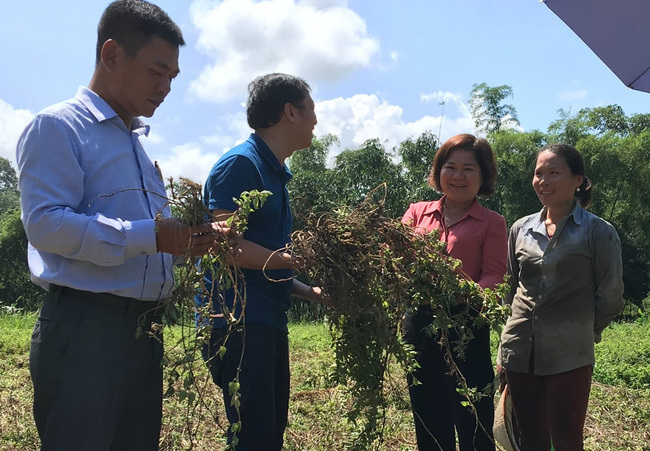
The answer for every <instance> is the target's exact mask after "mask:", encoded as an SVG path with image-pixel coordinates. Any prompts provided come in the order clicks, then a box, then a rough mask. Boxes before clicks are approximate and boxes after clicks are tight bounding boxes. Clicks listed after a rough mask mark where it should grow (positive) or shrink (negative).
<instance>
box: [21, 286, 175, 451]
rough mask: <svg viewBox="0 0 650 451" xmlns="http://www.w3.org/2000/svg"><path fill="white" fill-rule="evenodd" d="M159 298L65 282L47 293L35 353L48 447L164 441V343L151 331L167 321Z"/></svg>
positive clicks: (37, 404)
mask: <svg viewBox="0 0 650 451" xmlns="http://www.w3.org/2000/svg"><path fill="white" fill-rule="evenodd" d="M157 305H158V303H156V302H143V301H137V300H130V299H128V298H122V297H119V296H114V295H110V294H96V293H88V292H84V291H77V290H71V289H69V288H61V287H53V289H52V290H51V291H50V293H48V294H47V296H46V297H45V301H44V303H43V307H42V309H41V312H40V314H39V317H38V320H37V321H36V324H35V326H34V331H33V334H32V342H31V350H30V358H29V368H30V372H31V376H32V382H33V384H34V419H35V420H36V427H37V429H38V434H39V436H40V438H41V443H42V445H41V450H42V451H51V450H57V451H58V450H61V451H63V450H65V451H69V450H75V451H104V450H105V451H118V450H119V451H123V450H133V451H136V450H138V451H142V450H157V449H158V440H159V437H160V422H161V416H162V369H161V360H162V350H163V346H162V337H158V338H151V337H150V336H149V335H148V334H147V332H148V331H149V330H150V324H151V322H152V321H155V322H160V315H158V314H156V311H155V309H156V307H157ZM152 309H153V310H152ZM139 324H141V325H142V332H143V333H142V336H141V337H140V338H136V329H137V327H138V325H139Z"/></svg>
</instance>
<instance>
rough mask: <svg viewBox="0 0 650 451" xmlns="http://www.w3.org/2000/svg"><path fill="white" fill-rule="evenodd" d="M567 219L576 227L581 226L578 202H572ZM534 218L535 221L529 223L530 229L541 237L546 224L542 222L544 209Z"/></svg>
mask: <svg viewBox="0 0 650 451" xmlns="http://www.w3.org/2000/svg"><path fill="white" fill-rule="evenodd" d="M569 217H570V218H571V219H573V222H575V223H576V224H577V225H581V224H582V207H581V206H580V204H578V202H574V204H573V210H571V213H569ZM535 218H536V219H535V221H534V222H533V223H531V225H530V228H531V229H532V230H534V231H536V232H538V233H541V234H542V235H546V224H544V221H545V220H546V207H544V208H542V209H541V210H540V211H539V214H538V215H537V216H536V217H535ZM567 220H568V218H567Z"/></svg>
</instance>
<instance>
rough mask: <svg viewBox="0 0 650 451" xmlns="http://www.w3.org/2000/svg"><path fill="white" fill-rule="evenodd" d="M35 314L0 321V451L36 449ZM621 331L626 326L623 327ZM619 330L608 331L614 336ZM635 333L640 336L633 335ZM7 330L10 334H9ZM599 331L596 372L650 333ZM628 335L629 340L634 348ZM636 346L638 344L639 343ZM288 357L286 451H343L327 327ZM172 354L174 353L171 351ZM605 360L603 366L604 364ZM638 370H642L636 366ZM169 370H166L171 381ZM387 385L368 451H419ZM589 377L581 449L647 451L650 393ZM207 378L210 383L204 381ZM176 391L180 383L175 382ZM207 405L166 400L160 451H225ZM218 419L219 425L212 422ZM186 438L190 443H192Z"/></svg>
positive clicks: (341, 398) (399, 387)
mask: <svg viewBox="0 0 650 451" xmlns="http://www.w3.org/2000/svg"><path fill="white" fill-rule="evenodd" d="M35 319H36V318H35V316H34V315H0V331H2V334H0V374H2V382H1V387H2V388H1V389H0V437H2V438H1V439H0V449H2V450H3V451H25V450H37V449H39V446H40V442H39V439H38V434H37V432H36V427H35V426H34V422H33V420H32V413H31V411H32V402H33V395H32V384H31V381H30V377H29V366H28V363H29V339H30V336H31V331H32V328H33V326H34V321H35ZM621 326H623V325H621ZM617 327H618V326H615V327H614V328H613V329H612V330H611V331H612V332H614V329H616V328H617ZM637 328H639V329H640V331H638V332H637V330H636V329H637ZM5 331H9V333H6V332H5ZM609 332H610V329H606V330H605V332H604V339H603V343H601V344H599V345H597V348H596V352H597V354H596V369H597V370H598V369H599V368H602V367H604V366H605V365H609V364H610V363H608V358H607V357H606V358H605V359H603V356H601V352H599V347H602V346H603V345H604V344H606V343H607V344H608V345H609V344H611V345H614V344H615V343H613V342H618V341H620V343H619V345H618V346H614V347H613V348H612V349H615V348H619V347H620V349H622V350H623V352H628V351H629V348H633V347H636V346H637V344H640V347H647V345H646V342H648V341H650V334H649V333H648V332H649V331H648V329H647V326H644V325H642V324H638V323H631V324H628V325H626V328H625V333H621V334H618V333H612V334H611V335H610V334H609ZM180 333H181V332H180V330H179V328H178V327H171V328H167V329H166V330H165V342H166V344H168V343H169V342H173V341H175V340H176V339H177V338H178V337H179V336H180ZM627 335H630V336H632V337H634V340H635V342H634V346H631V345H630V342H631V340H630V339H629V338H628V336H627ZM637 339H638V340H640V341H636V340H637ZM289 340H290V341H289V345H290V353H291V395H290V396H291V402H290V405H289V418H290V422H289V425H288V428H287V432H286V434H285V442H284V448H283V449H284V450H286V451H302V450H310V451H312V450H313V451H330V450H344V449H346V444H347V443H349V442H350V440H351V438H352V437H353V436H354V432H355V431H356V429H355V427H354V425H350V424H349V423H348V422H347V421H346V415H345V414H346V412H347V409H348V407H349V405H350V403H351V401H352V400H351V397H350V395H349V393H348V392H347V391H346V389H345V387H344V386H338V385H335V384H332V383H331V380H330V379H329V378H328V377H327V375H328V373H329V371H330V366H331V364H332V362H333V360H332V352H331V349H330V340H329V335H328V328H327V325H325V324H322V323H321V324H306V323H301V324H289ZM172 352H173V351H172ZM601 359H603V360H601ZM639 365H647V362H644V361H640V362H639ZM169 371H170V368H169V367H166V368H164V372H165V373H164V374H165V378H166V379H167V378H168V374H169ZM394 371H395V374H394V376H395V378H394V381H393V383H392V384H390V385H389V386H388V387H386V393H387V397H386V398H387V400H388V406H387V409H388V410H387V414H386V423H385V428H384V432H385V433H384V437H383V439H382V440H377V441H376V442H374V443H372V444H371V446H369V447H368V448H367V449H372V450H376V451H405V450H412V449H416V443H415V430H414V427H413V415H412V413H411V409H410V406H409V404H408V398H409V396H408V391H407V386H406V380H405V377H404V375H403V373H401V372H400V371H399V370H398V369H394ZM597 377H598V374H597V373H595V374H594V382H593V384H592V390H591V395H590V398H589V410H588V413H587V422H586V427H585V448H586V449H589V450H592V451H620V450H645V449H647V447H648V437H650V389H634V388H631V387H625V386H624V385H604V384H603V383H602V382H600V381H599V380H598V379H597ZM206 378H209V376H208V375H207V370H206V368H205V365H203V364H202V362H201V365H199V366H198V367H197V380H201V379H206ZM206 380H207V379H206ZM177 387H178V389H179V390H180V389H181V388H182V383H180V382H179V383H178V384H177ZM202 388H203V389H204V391H203V392H202V396H203V397H204V398H203V399H204V402H203V403H202V404H198V403H196V404H195V407H193V408H192V409H188V403H187V400H185V401H182V402H181V401H179V400H178V397H171V398H170V397H168V398H166V399H165V401H164V403H163V417H162V418H163V420H162V431H161V440H160V450H161V451H180V450H188V449H194V450H210V449H215V450H217V449H224V448H225V437H224V430H225V428H226V427H227V424H226V423H227V422H226V419H225V415H219V414H217V415H216V418H215V415H213V412H222V411H223V404H222V400H221V395H220V393H219V392H218V388H216V387H215V386H214V384H212V383H211V382H210V383H206V384H205V387H202ZM215 419H216V421H215ZM190 436H191V437H192V438H191V439H190Z"/></svg>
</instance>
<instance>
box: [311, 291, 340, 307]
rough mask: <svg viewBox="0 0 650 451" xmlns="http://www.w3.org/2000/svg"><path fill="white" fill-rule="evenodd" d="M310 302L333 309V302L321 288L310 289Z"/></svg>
mask: <svg viewBox="0 0 650 451" xmlns="http://www.w3.org/2000/svg"><path fill="white" fill-rule="evenodd" d="M310 291H311V301H312V302H316V303H318V304H323V305H325V306H327V307H332V308H333V307H334V302H333V301H332V298H331V297H330V295H329V294H327V293H325V292H324V291H323V289H322V288H321V287H311V290H310Z"/></svg>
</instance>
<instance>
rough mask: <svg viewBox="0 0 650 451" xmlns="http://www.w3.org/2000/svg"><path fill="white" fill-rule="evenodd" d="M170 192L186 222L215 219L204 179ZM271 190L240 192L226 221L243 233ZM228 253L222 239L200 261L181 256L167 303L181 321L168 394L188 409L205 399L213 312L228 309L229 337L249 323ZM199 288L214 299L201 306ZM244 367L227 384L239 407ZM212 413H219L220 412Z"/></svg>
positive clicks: (170, 352) (172, 317)
mask: <svg viewBox="0 0 650 451" xmlns="http://www.w3.org/2000/svg"><path fill="white" fill-rule="evenodd" d="M170 192H171V196H170V204H171V207H172V208H173V210H174V212H175V213H176V214H178V215H179V216H178V217H179V218H181V219H182V220H183V221H184V222H185V223H187V224H188V225H192V226H194V225H199V224H202V223H205V222H206V221H209V220H211V217H210V214H209V213H210V212H209V210H208V209H207V208H206V206H205V205H204V203H203V196H202V189H201V185H199V184H197V183H194V182H192V181H191V180H188V179H184V178H181V179H180V182H179V183H174V182H173V181H170ZM270 195H271V192H269V191H261V192H259V191H250V192H249V191H244V192H243V193H241V194H240V197H239V198H236V199H233V200H234V202H235V203H236V204H237V206H238V209H237V210H236V211H235V212H234V214H233V215H232V216H231V217H230V218H228V220H227V221H226V224H227V226H228V227H230V228H232V229H234V230H236V231H238V232H239V233H242V234H243V233H244V231H245V230H246V227H247V225H248V216H249V215H250V214H251V213H252V212H253V211H254V210H257V209H259V208H260V207H261V206H262V205H263V204H264V202H265V201H266V199H267V198H268V196H270ZM229 253H230V250H229V244H228V241H227V240H223V241H221V242H220V244H219V245H218V246H216V247H215V248H213V249H212V250H210V252H209V253H208V254H206V255H204V256H203V257H201V259H200V261H198V262H197V261H196V260H195V259H194V258H193V257H191V256H190V255H186V256H184V257H183V258H184V261H183V262H182V263H181V264H178V262H177V268H176V272H175V276H176V277H175V282H176V284H175V287H174V290H173V291H172V294H171V298H170V300H169V301H168V302H167V303H166V304H165V315H164V318H163V320H164V324H165V325H167V326H179V327H180V330H179V332H180V335H179V336H178V337H177V339H176V340H174V341H173V343H172V344H171V345H170V344H169V343H168V345H167V347H166V349H165V357H164V359H163V365H164V367H165V368H166V369H167V372H166V374H167V389H166V391H165V396H167V397H170V396H172V395H176V397H177V398H178V400H179V401H181V402H185V403H186V404H187V408H188V410H189V411H191V410H193V409H195V408H196V407H197V405H198V404H203V403H205V396H206V395H205V393H206V392H205V385H204V384H203V383H202V381H204V380H205V378H202V377H200V374H204V373H203V357H202V354H201V349H202V348H203V345H204V344H206V343H209V342H210V335H211V333H212V320H211V318H212V317H213V312H214V311H219V312H222V313H223V315H224V318H225V320H226V325H227V328H228V331H227V335H226V338H225V342H226V343H227V340H228V337H227V336H228V335H229V334H230V333H232V332H233V331H235V330H237V329H240V328H245V324H244V315H245V309H246V285H245V283H244V281H243V275H242V273H241V270H240V269H239V268H238V267H237V266H236V260H235V261H230V259H229V257H228V256H229ZM207 273H209V274H210V275H211V279H212V287H211V288H210V289H209V290H208V288H207V287H206V285H205V284H204V283H203V282H204V277H205V275H206V274H207ZM229 289H233V290H234V293H235V294H234V303H233V305H232V306H231V307H228V306H227V305H226V304H225V301H224V296H223V294H224V293H225V292H226V290H229ZM197 294H199V295H202V296H204V298H206V299H209V301H208V302H207V303H206V304H205V305H203V306H200V307H197V306H196V304H195V302H194V296H195V295H197ZM215 300H217V302H219V305H218V306H215V305H213V301H215ZM238 307H241V311H242V314H241V315H240V316H239V317H237V316H236V315H235V310H236V309H237V308H238ZM195 320H196V323H195ZM160 327H162V325H160ZM168 342H169V340H168ZM225 352H226V348H225V347H223V346H222V348H221V349H220V350H219V352H218V354H217V355H216V356H215V357H214V358H222V357H223V355H224V353H225ZM240 370H241V368H240V369H239V370H238V372H237V375H236V377H235V379H234V380H232V381H230V382H229V384H228V389H229V394H230V399H231V401H230V402H231V405H232V406H235V408H236V410H237V412H239V406H240V404H241V399H240V394H239V371H240ZM213 415H214V416H215V417H216V416H217V413H216V412H215V413H213ZM240 429H241V421H235V422H233V423H232V424H231V425H230V430H231V432H232V433H233V438H232V442H231V447H234V446H236V445H237V443H238V438H237V432H239V430H240ZM191 438H192V437H191Z"/></svg>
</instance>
